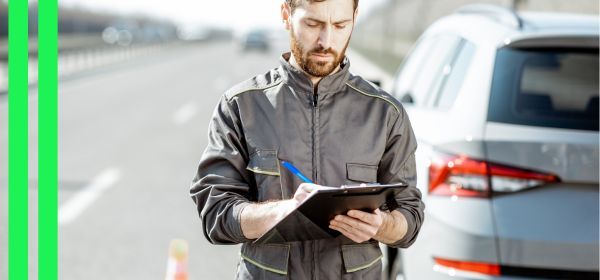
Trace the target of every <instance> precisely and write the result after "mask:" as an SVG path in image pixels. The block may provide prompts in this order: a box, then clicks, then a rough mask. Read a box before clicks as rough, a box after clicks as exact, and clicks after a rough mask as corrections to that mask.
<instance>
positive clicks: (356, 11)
mask: <svg viewBox="0 0 600 280" xmlns="http://www.w3.org/2000/svg"><path fill="white" fill-rule="evenodd" d="M357 16H358V7H356V9H354V22H356V17H357Z"/></svg>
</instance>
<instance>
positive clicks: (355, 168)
mask: <svg viewBox="0 0 600 280" xmlns="http://www.w3.org/2000/svg"><path fill="white" fill-rule="evenodd" d="M346 178H347V181H348V183H349V184H356V183H377V165H369V164H362V163H346Z"/></svg>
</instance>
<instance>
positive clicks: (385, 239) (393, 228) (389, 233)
mask: <svg viewBox="0 0 600 280" xmlns="http://www.w3.org/2000/svg"><path fill="white" fill-rule="evenodd" d="M329 228H331V229H334V230H337V231H339V232H341V233H342V234H343V235H345V236H346V237H348V238H350V239H351V240H352V241H354V242H356V243H362V242H365V241H367V240H369V239H371V238H373V239H375V240H377V241H379V242H382V243H385V244H391V243H394V242H396V241H398V240H400V239H402V238H403V237H404V235H405V234H406V231H407V229H408V224H407V222H406V218H405V217H404V215H402V213H400V212H398V211H392V212H391V213H388V212H383V211H381V210H379V209H375V211H373V213H368V212H363V211H359V210H350V211H348V215H337V216H335V218H333V220H331V221H330V223H329Z"/></svg>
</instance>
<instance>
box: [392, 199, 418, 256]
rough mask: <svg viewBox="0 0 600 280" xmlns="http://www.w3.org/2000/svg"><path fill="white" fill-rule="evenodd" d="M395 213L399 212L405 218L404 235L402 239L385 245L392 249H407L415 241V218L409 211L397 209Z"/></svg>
mask: <svg viewBox="0 0 600 280" xmlns="http://www.w3.org/2000/svg"><path fill="white" fill-rule="evenodd" d="M395 211H398V212H400V213H401V214H402V215H403V216H404V218H406V224H407V229H406V234H405V235H404V237H402V239H400V240H398V241H396V242H394V243H392V244H387V245H388V246H390V247H394V248H408V247H409V246H410V245H411V244H412V243H413V242H414V241H415V231H416V228H417V225H416V224H415V217H414V216H413V214H412V213H411V212H410V211H409V210H406V209H403V208H398V209H396V210H395Z"/></svg>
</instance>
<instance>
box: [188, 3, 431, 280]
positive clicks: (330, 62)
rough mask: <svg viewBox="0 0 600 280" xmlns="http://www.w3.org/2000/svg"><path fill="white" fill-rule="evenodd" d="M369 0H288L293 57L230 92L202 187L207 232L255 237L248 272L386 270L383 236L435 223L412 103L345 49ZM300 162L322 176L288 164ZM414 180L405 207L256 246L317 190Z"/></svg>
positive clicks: (401, 240)
mask: <svg viewBox="0 0 600 280" xmlns="http://www.w3.org/2000/svg"><path fill="white" fill-rule="evenodd" d="M357 5H358V0H321V1H318V0H287V1H286V3H283V4H282V6H281V15H282V19H283V22H284V25H285V28H286V29H287V30H288V31H289V33H290V46H291V53H285V54H283V55H282V57H281V58H280V63H281V66H280V67H278V68H276V69H273V70H270V71H269V72H267V73H266V74H263V75H259V76H256V77H254V78H252V79H250V80H247V81H245V82H242V83H241V84H239V85H237V86H234V87H233V88H232V89H230V90H228V91H227V92H226V93H225V94H224V95H223V97H222V98H221V101H220V103H219V104H218V105H217V108H216V109H215V112H214V115H213V118H212V120H211V123H210V126H209V143H208V147H207V148H206V150H205V152H204V154H203V156H202V159H201V161H200V164H199V167H198V172H197V174H196V177H195V178H194V180H193V182H192V186H191V190H190V193H191V196H192V198H193V200H194V202H195V203H196V205H197V208H198V211H199V214H200V218H201V220H202V225H203V229H204V234H205V236H206V238H207V239H208V240H209V241H210V242H212V243H215V244H231V243H243V245H242V249H241V259H240V263H239V266H238V271H237V278H238V279H280V278H291V279H342V278H343V279H379V278H381V261H380V260H381V255H382V254H381V251H380V249H379V246H378V242H382V243H385V244H387V245H389V246H392V247H408V246H409V245H410V244H412V243H413V242H414V241H415V238H416V236H417V233H418V231H419V229H420V226H421V223H422V222H423V208H424V205H423V204H422V202H421V194H420V192H419V191H418V190H417V188H416V187H415V185H416V171H415V158H414V152H415V150H416V146H417V145H416V140H415V138H414V134H413V132H412V128H411V126H410V122H409V120H408V116H407V115H406V112H405V111H404V109H403V108H402V106H401V105H400V104H399V103H398V102H397V101H396V100H394V99H393V98H391V97H390V96H389V95H388V94H387V93H385V92H383V91H381V90H380V89H379V88H376V87H374V86H372V85H371V84H369V83H368V82H366V81H365V80H363V79H362V78H360V77H357V76H354V75H352V74H350V72H349V67H350V63H349V61H348V59H347V58H346V57H345V50H346V48H347V46H348V42H349V41H350V36H351V34H352V30H353V28H354V23H355V19H356V15H357ZM280 160H286V161H289V162H292V163H293V164H294V165H295V166H296V167H298V169H300V171H301V172H303V173H304V174H306V175H307V176H308V177H311V179H312V180H313V182H315V184H317V185H313V184H306V183H302V182H301V181H300V179H298V178H297V177H295V176H294V175H293V174H292V173H291V172H286V170H285V169H281V168H280ZM401 181H405V182H408V183H409V185H410V187H409V188H408V189H407V190H405V191H404V192H402V193H401V194H399V195H398V196H397V197H396V201H397V204H398V205H399V208H398V209H396V210H393V211H391V212H389V211H383V210H379V209H377V210H375V211H374V212H372V213H368V212H363V211H358V210H351V211H349V212H348V213H347V215H339V216H337V217H335V218H334V219H333V220H332V221H331V222H330V228H332V229H334V230H337V231H339V232H340V233H342V234H341V235H340V236H339V237H337V238H330V239H321V240H312V241H302V242H288V243H282V244H267V245H256V244H252V243H251V242H252V241H253V240H254V239H256V238H258V237H260V236H261V235H262V234H263V233H265V232H267V231H268V230H269V229H270V228H271V227H272V226H273V225H275V224H276V223H277V222H278V221H280V220H281V219H282V218H283V217H284V216H285V215H287V214H288V213H290V211H292V209H293V208H294V207H295V206H297V205H298V204H299V203H301V202H302V201H303V200H304V199H305V197H306V196H307V194H308V193H309V192H310V191H311V190H313V189H315V188H319V185H324V186H341V185H345V184H346V185H347V184H360V183H369V182H378V183H396V182H401Z"/></svg>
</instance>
